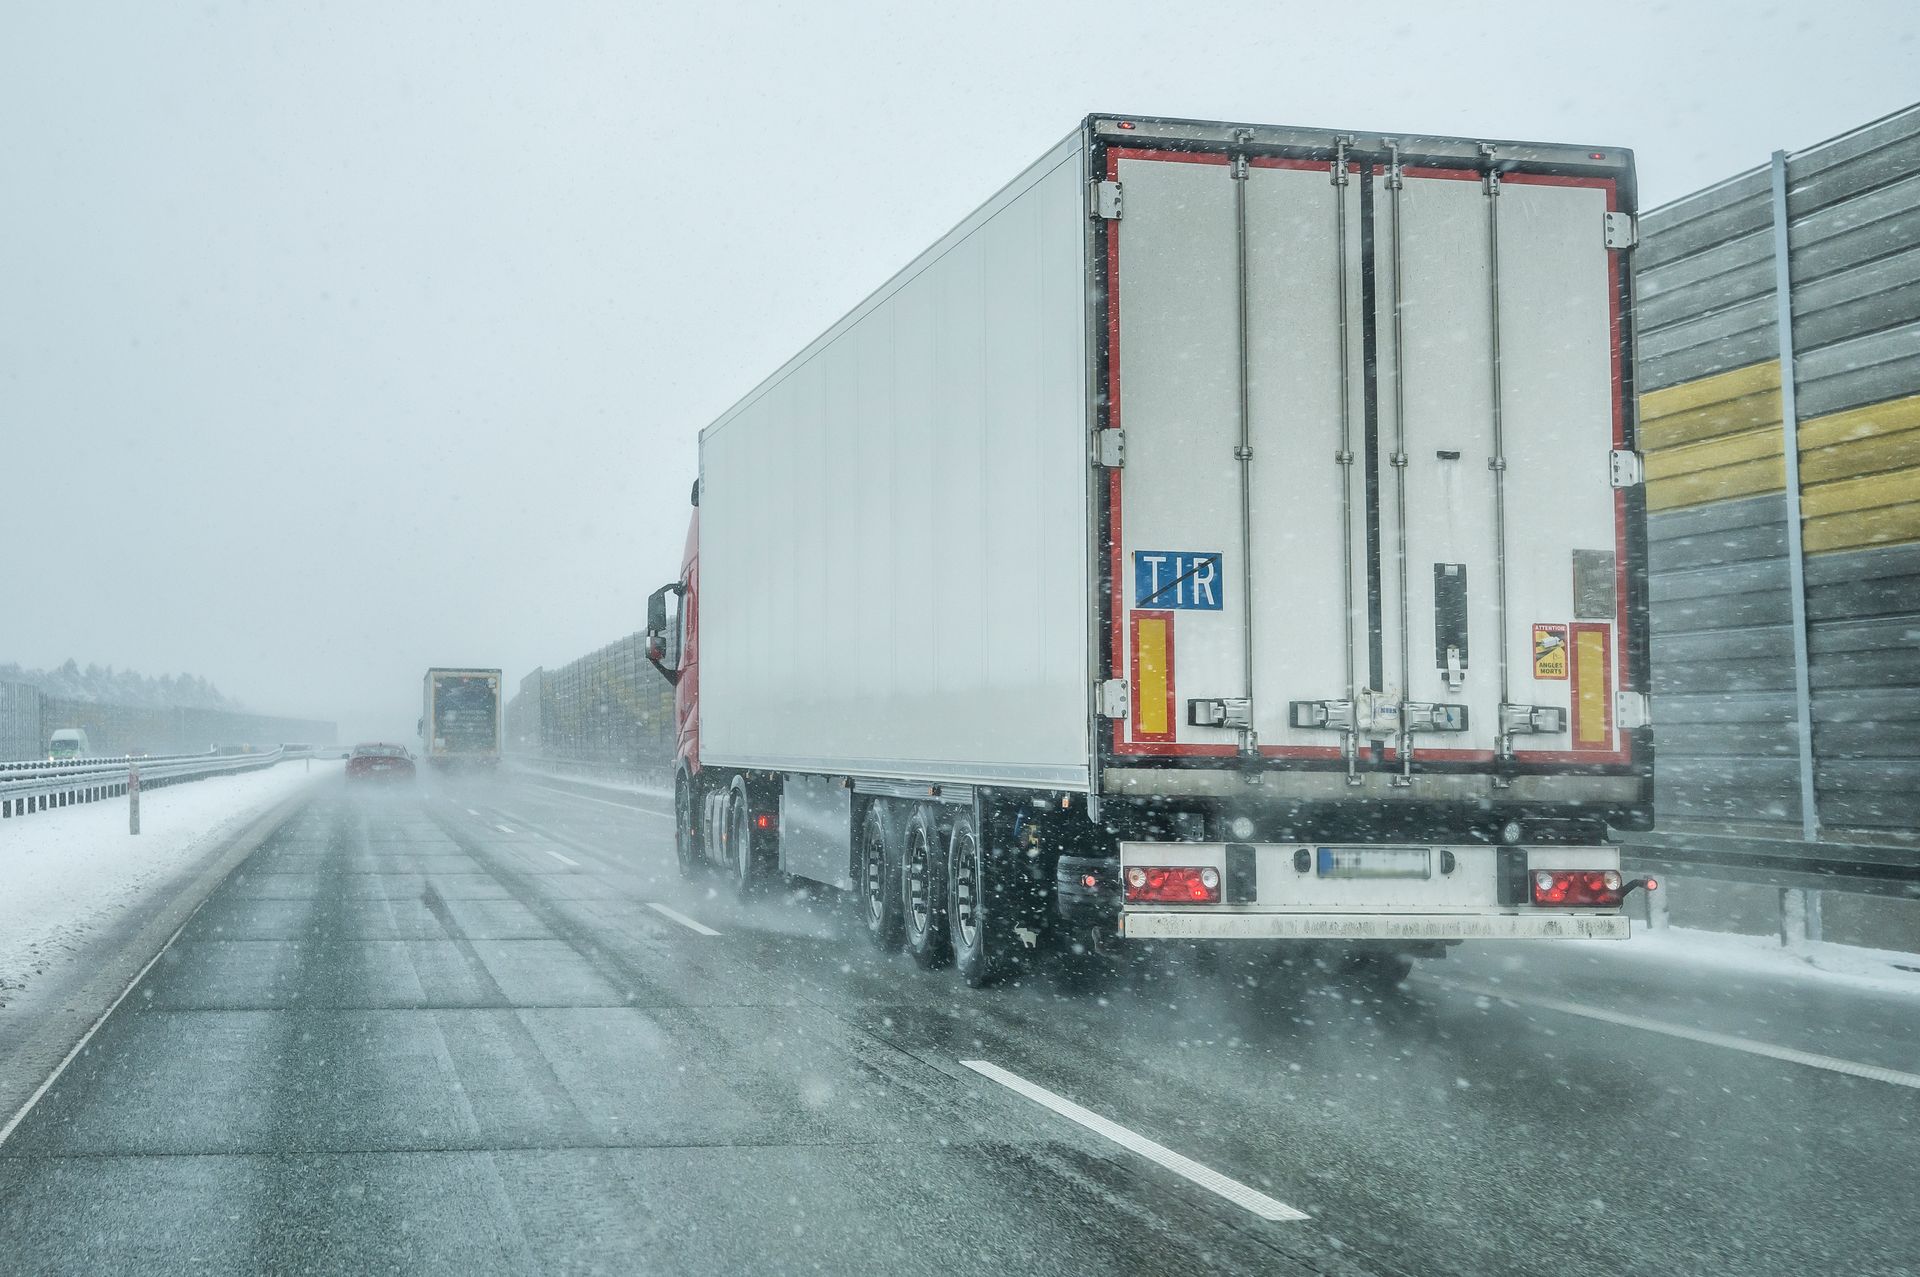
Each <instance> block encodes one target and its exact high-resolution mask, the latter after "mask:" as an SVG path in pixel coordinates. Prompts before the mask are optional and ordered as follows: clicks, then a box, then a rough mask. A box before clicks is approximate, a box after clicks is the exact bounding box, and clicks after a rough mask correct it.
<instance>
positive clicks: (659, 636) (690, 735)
mask: <svg viewBox="0 0 1920 1277" xmlns="http://www.w3.org/2000/svg"><path fill="white" fill-rule="evenodd" d="M699 597H700V488H699V485H698V484H697V483H696V484H695V485H694V491H693V515H692V518H691V519H690V520H689V521H688V524H687V544H686V549H685V551H684V552H683V553H682V555H681V558H680V579H679V580H678V581H674V582H672V583H670V584H667V585H663V586H661V587H660V588H659V589H657V590H655V591H654V592H653V594H652V595H651V596H649V597H648V599H647V659H648V660H649V661H651V662H652V663H653V667H654V668H655V669H657V670H659V671H660V673H661V674H662V675H663V676H664V677H665V678H666V680H667V681H668V682H669V683H671V684H673V725H674V755H673V756H674V770H675V771H676V773H685V774H686V775H688V776H697V775H699V774H700V713H699V708H700V623H699V618H700V607H699Z"/></svg>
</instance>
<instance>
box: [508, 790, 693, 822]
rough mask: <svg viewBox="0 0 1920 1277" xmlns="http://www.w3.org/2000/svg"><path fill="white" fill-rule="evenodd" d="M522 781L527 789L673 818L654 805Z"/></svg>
mask: <svg viewBox="0 0 1920 1277" xmlns="http://www.w3.org/2000/svg"><path fill="white" fill-rule="evenodd" d="M524 783H525V784H526V786H527V788H528V789H544V790H546V791H547V792H548V793H549V794H564V795H566V796H567V797H568V798H578V799H579V800H580V801H581V802H583V803H599V804H600V805H601V806H602V807H618V808H619V809H620V810H621V811H637V812H643V813H645V814H646V815H649V816H665V817H666V818H667V819H668V820H672V819H673V813H672V812H670V811H661V810H659V809H658V808H654V807H641V806H639V805H638V804H635V803H617V802H614V801H613V800H612V799H610V798H595V797H593V796H592V795H591V794H576V793H574V792H573V791H572V790H571V789H555V788H554V787H553V786H552V785H536V784H534V783H533V782H532V781H526V782H524Z"/></svg>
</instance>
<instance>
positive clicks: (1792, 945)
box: [1780, 887, 1820, 957]
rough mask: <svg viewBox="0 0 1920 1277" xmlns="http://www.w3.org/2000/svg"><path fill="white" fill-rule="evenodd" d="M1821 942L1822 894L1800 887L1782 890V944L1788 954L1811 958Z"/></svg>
mask: <svg viewBox="0 0 1920 1277" xmlns="http://www.w3.org/2000/svg"><path fill="white" fill-rule="evenodd" d="M1819 941H1820V893H1819V892H1817V891H1806V890H1803V889H1802V888H1799V887H1782V888H1781V889H1780V943H1781V945H1783V946H1784V947H1785V948H1786V949H1787V951H1788V952H1790V953H1795V954H1798V955H1800V956H1802V957H1811V955H1810V954H1809V952H1808V950H1809V949H1810V948H1811V947H1812V946H1813V945H1815V944H1818V943H1819Z"/></svg>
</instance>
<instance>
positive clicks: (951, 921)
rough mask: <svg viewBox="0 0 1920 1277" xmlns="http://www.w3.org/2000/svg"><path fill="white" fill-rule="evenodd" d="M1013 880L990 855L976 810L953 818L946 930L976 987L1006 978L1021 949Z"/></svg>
mask: <svg viewBox="0 0 1920 1277" xmlns="http://www.w3.org/2000/svg"><path fill="white" fill-rule="evenodd" d="M1013 887H1014V884H1013V883H1012V882H1010V881H1009V880H1008V875H1007V873H1006V872H1005V866H1004V865H1002V864H1001V863H1000V862H998V861H996V860H995V859H994V858H993V857H992V856H991V855H989V854H988V852H987V848H986V846H985V845H984V843H983V842H982V841H981V838H980V831H979V829H978V827H977V826H976V825H975V823H974V818H973V813H972V812H970V811H965V812H961V813H960V814H959V815H957V816H956V817H954V821H953V833H952V835H951V836H950V837H949V838H948V839H947V929H948V931H949V932H950V933H951V935H952V937H953V963H954V966H955V967H957V968H959V971H960V978H961V979H962V980H965V981H966V982H967V984H968V985H969V986H970V987H972V988H975V989H978V988H983V987H984V986H986V985H989V984H992V983H994V982H995V981H997V980H1001V979H1004V978H1005V977H1006V976H1007V975H1008V974H1009V973H1010V972H1011V971H1012V970H1013V966H1014V962H1015V960H1016V958H1017V957H1018V954H1019V938H1018V937H1017V936H1016V935H1015V934H1014V928H1015V926H1016V925H1017V924H1018V921H1019V910H1018V903H1017V899H1016V897H1015V894H1014V890H1013Z"/></svg>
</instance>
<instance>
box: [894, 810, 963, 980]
mask: <svg viewBox="0 0 1920 1277" xmlns="http://www.w3.org/2000/svg"><path fill="white" fill-rule="evenodd" d="M900 920H901V929H902V931H903V932H904V934H905V936H906V943H907V952H908V953H910V954H912V955H913V960H914V961H915V962H917V963H919V964H920V965H921V966H923V967H927V968H933V967H943V966H945V965H946V964H947V960H948V959H949V958H950V957H952V955H953V950H952V948H951V947H950V946H949V945H948V943H947V854H946V848H945V846H944V845H943V844H942V843H941V841H940V824H939V813H938V812H936V811H935V810H934V809H933V807H932V806H930V805H929V804H926V803H921V804H920V805H919V806H917V807H915V808H914V809H913V815H912V816H910V817H909V818H908V820H907V832H906V836H905V838H904V839H903V841H902V844H901V856H900Z"/></svg>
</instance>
